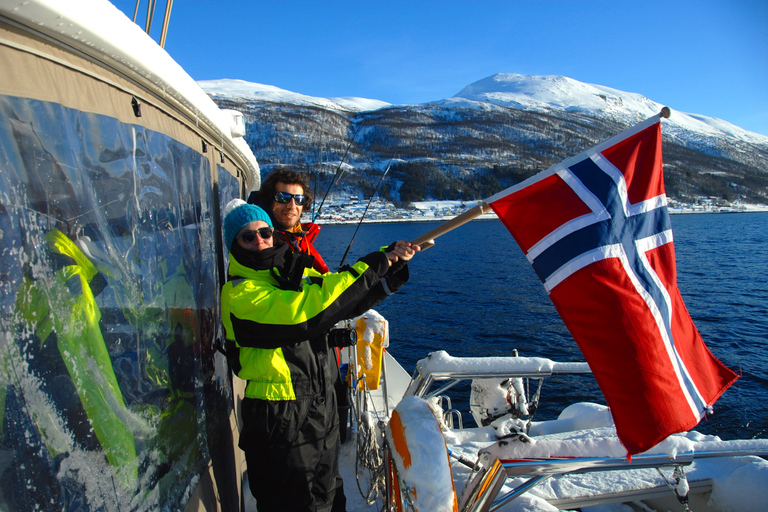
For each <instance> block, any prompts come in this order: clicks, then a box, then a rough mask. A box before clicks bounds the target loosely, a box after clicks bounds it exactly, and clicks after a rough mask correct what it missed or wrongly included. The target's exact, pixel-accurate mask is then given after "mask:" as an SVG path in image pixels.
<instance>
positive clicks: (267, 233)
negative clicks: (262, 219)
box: [237, 228, 272, 244]
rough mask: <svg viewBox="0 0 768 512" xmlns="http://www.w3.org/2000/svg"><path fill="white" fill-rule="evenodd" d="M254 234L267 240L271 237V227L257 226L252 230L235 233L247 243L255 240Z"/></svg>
mask: <svg viewBox="0 0 768 512" xmlns="http://www.w3.org/2000/svg"><path fill="white" fill-rule="evenodd" d="M256 235H259V237H260V238H261V239H262V240H269V239H270V238H272V228H259V229H255V230H252V231H246V232H244V233H242V234H240V235H237V238H239V239H240V240H242V241H243V242H245V243H247V244H252V243H253V241H254V240H256Z"/></svg>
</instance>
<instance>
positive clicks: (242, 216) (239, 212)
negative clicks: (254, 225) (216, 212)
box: [224, 199, 272, 250]
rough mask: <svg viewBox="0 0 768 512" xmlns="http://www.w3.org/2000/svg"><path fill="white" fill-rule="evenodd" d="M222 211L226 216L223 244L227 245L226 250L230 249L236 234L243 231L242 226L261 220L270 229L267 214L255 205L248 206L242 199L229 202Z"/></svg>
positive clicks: (270, 224)
mask: <svg viewBox="0 0 768 512" xmlns="http://www.w3.org/2000/svg"><path fill="white" fill-rule="evenodd" d="M224 211H226V212H227V216H226V217H224V243H225V244H227V245H226V247H227V250H229V249H230V247H232V242H234V241H235V236H237V232H238V231H240V230H241V229H243V226H245V225H246V224H248V223H250V222H253V221H255V220H263V221H264V222H266V223H267V224H268V225H269V227H272V220H271V219H270V218H269V215H268V214H267V212H265V211H264V210H262V209H261V208H259V207H258V206H256V205H253V204H248V203H246V202H245V201H243V200H242V199H233V200H232V201H230V202H229V203H228V204H227V206H226V208H225V209H224Z"/></svg>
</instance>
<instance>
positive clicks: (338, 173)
mask: <svg viewBox="0 0 768 512" xmlns="http://www.w3.org/2000/svg"><path fill="white" fill-rule="evenodd" d="M362 126H363V122H362V121H361V122H360V124H358V125H357V128H355V133H353V134H352V138H351V139H350V140H349V143H348V144H347V149H345V150H344V155H343V156H342V157H341V161H340V162H339V166H338V167H337V168H336V172H335V173H333V179H332V180H331V183H330V184H328V190H326V191H325V195H324V196H323V200H322V201H320V206H318V207H317V212H316V213H315V214H314V216H313V217H312V222H315V219H317V218H318V217H319V216H320V212H321V211H322V209H323V204H324V203H325V199H326V198H327V197H328V193H329V192H330V191H331V188H332V187H333V184H334V183H336V182H337V181H338V180H340V179H341V176H342V175H343V174H344V170H343V169H342V168H341V166H342V165H344V160H346V159H347V154H348V153H349V148H351V147H352V143H353V142H355V138H356V137H357V132H359V131H360V128H361V127H362Z"/></svg>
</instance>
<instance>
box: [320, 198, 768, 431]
mask: <svg viewBox="0 0 768 512" xmlns="http://www.w3.org/2000/svg"><path fill="white" fill-rule="evenodd" d="M438 224H439V223H391V224H364V225H362V226H361V227H360V230H359V232H358V234H357V237H356V238H355V241H354V243H353V245H352V248H351V250H350V253H349V255H348V257H347V260H346V263H350V262H353V261H354V260H355V259H356V258H357V257H360V256H362V255H364V254H366V253H368V252H371V251H373V250H376V249H377V248H378V247H380V246H383V245H388V244H389V243H390V242H393V241H395V240H398V239H406V240H412V239H414V238H416V237H417V236H419V235H421V234H423V233H426V232H427V231H429V230H430V229H432V228H434V227H435V226H437V225H438ZM355 227H356V226H354V225H339V226H335V225H329V226H323V228H322V231H321V233H320V236H319V237H318V240H317V244H316V245H317V248H318V250H319V251H320V252H321V254H323V257H324V258H325V261H326V263H328V266H329V267H330V268H331V270H336V269H337V268H338V265H339V262H340V261H341V258H342V255H343V254H344V251H345V249H346V247H347V245H348V244H349V241H350V239H351V238H352V234H353V233H354V231H355ZM672 228H673V233H674V240H675V250H676V255H677V271H678V286H679V288H680V291H681V294H682V296H683V299H684V301H685V303H686V306H687V307H688V310H689V312H690V314H691V317H692V318H693V320H694V323H695V324H696V326H697V327H698V329H699V331H700V333H701V335H702V337H703V339H704V341H705V343H706V344H707V346H708V347H709V349H710V350H711V351H712V353H713V354H714V355H715V356H716V357H717V358H718V359H720V360H721V361H722V362H723V363H724V364H725V365H726V366H728V367H729V368H731V369H732V370H734V371H735V372H736V373H738V374H740V375H741V378H740V379H739V380H737V381H736V383H735V384H734V385H733V386H731V387H730V388H729V389H728V390H727V391H726V392H725V393H724V394H723V396H722V397H721V398H720V399H719V400H718V401H717V402H716V403H715V405H714V414H712V415H710V416H709V417H707V418H706V419H704V420H703V421H702V422H701V424H700V425H699V427H698V428H697V430H699V431H701V432H703V433H708V434H716V435H719V436H721V437H722V438H723V439H736V438H753V437H759V438H766V437H768V368H767V367H766V366H767V365H768V272H767V271H768V213H744V214H696V215H674V216H672ZM436 242H437V244H436V245H435V246H434V247H432V248H431V249H429V250H427V251H425V252H424V253H422V254H419V255H417V256H416V257H415V258H414V260H413V262H412V263H411V264H410V268H411V279H410V281H409V283H408V284H407V285H406V286H404V287H403V288H402V289H401V290H400V291H399V292H398V293H397V294H396V295H394V296H393V297H391V298H389V299H388V300H386V301H384V302H383V303H382V304H380V305H379V306H378V307H377V308H376V309H377V311H379V312H380V313H381V314H383V315H384V316H385V317H386V318H387V319H388V320H389V322H390V332H391V334H390V348H389V350H390V352H391V354H392V355H393V356H394V357H395V358H397V360H398V361H399V362H400V364H402V365H403V367H404V368H405V369H406V371H408V372H412V371H413V368H414V365H415V363H416V361H418V360H419V359H421V358H422V357H425V356H426V355H427V354H428V353H429V352H431V351H435V350H446V351H447V352H448V353H449V354H451V355H453V356H506V355H511V354H512V351H513V350H514V349H517V350H518V351H519V353H520V355H522V356H541V357H548V358H551V359H553V360H556V361H582V360H583V357H582V356H581V352H580V351H579V349H578V347H577V345H576V343H575V342H574V341H573V338H572V337H571V335H570V334H569V333H568V330H567V329H566V328H565V326H564V325H563V322H562V320H560V317H559V316H558V315H557V312H556V311H555V308H554V306H553V305H552V303H551V302H550V300H549V298H548V296H547V294H546V292H545V291H544V287H543V286H542V284H541V282H540V281H539V279H538V277H537V276H536V275H535V273H534V271H533V269H532V268H531V266H530V264H529V263H528V261H527V260H526V259H525V256H524V255H523V253H522V251H521V250H520V249H519V248H518V246H517V244H516V243H515V241H514V239H513V238H512V236H511V235H510V234H509V232H508V231H507V230H506V228H505V227H504V226H503V225H502V224H501V222H499V221H497V220H476V221H472V222H470V223H468V224H466V225H464V226H461V227H459V228H457V229H455V230H453V231H451V232H449V233H447V234H445V235H443V236H442V237H440V238H438V239H437V241H436ZM467 390H468V386H466V385H465V386H463V389H462V388H459V392H462V393H463V394H464V396H465V399H464V400H462V401H460V402H459V404H456V403H454V407H455V408H458V409H459V410H460V411H461V412H462V414H463V416H464V421H465V422H467V421H470V422H471V415H470V414H469V409H468V405H467V403H466V395H468V391H467ZM578 401H593V402H597V403H603V404H604V403H605V401H604V399H603V397H602V394H601V393H600V390H599V388H598V387H597V385H596V383H595V381H594V379H593V378H592V377H591V376H573V377H566V376H561V377H552V378H550V379H548V380H547V381H545V383H544V387H543V389H542V394H541V407H540V409H539V411H538V412H537V414H536V417H535V419H537V420H544V419H554V417H555V415H556V414H557V412H558V411H559V410H561V409H562V407H563V406H565V405H567V404H569V403H573V402H578ZM462 402H463V403H462Z"/></svg>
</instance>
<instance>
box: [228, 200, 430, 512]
mask: <svg viewBox="0 0 768 512" xmlns="http://www.w3.org/2000/svg"><path fill="white" fill-rule="evenodd" d="M227 208H228V210H229V212H228V213H227V216H226V218H225V220H224V239H225V243H226V244H227V247H228V248H229V250H230V254H229V281H228V282H227V284H226V285H225V286H224V288H223V290H222V300H221V303H222V319H223V322H224V327H225V329H226V335H227V339H228V347H229V349H228V356H229V361H230V364H231V365H232V367H233V371H235V372H236V373H237V375H238V376H239V377H240V378H243V379H245V380H247V381H248V384H247V387H246V391H245V399H244V400H243V404H242V413H243V431H242V432H241V435H240V448H241V449H243V451H244V452H245V457H246V462H247V464H248V480H249V484H250V487H251V492H252V493H253V495H254V497H255V498H256V501H257V505H258V509H259V512H270V511H280V512H286V511H330V510H331V507H332V503H333V498H334V493H335V488H336V477H337V475H338V456H339V419H338V414H337V411H336V396H335V393H334V388H333V383H334V381H335V380H336V377H337V375H338V368H337V367H336V364H335V358H334V357H333V354H332V353H331V352H330V350H331V347H334V346H339V345H343V344H344V342H343V341H339V340H335V339H333V338H334V337H333V336H331V337H330V339H329V335H328V331H329V329H331V328H332V327H333V326H334V325H335V324H336V323H337V322H338V321H339V320H343V319H346V318H352V317H354V316H357V315H359V314H362V313H364V312H365V311H367V310H368V309H370V308H371V307H374V306H375V305H376V304H378V303H379V302H381V301H382V300H383V299H384V298H386V297H387V296H388V295H391V294H392V293H394V292H395V291H396V290H397V289H398V288H400V286H402V285H403V284H404V283H405V282H406V281H407V280H408V267H407V265H406V262H407V261H408V260H410V259H411V257H413V254H414V253H415V252H416V251H418V250H419V247H418V246H412V245H411V244H410V243H408V242H405V241H399V242H396V243H394V244H392V245H390V246H389V247H388V248H386V249H384V250H382V251H379V252H374V253H371V254H368V255H367V256H364V257H362V258H360V259H359V260H358V261H357V262H356V263H355V264H354V265H352V266H348V267H345V268H343V269H341V270H340V271H339V272H337V273H326V274H320V273H319V272H317V271H316V270H314V269H313V268H312V263H313V258H312V256H310V255H307V254H304V253H300V252H291V251H290V248H289V247H288V246H287V245H280V246H273V241H274V238H273V237H272V232H273V229H272V223H271V220H270V218H269V215H267V213H266V212H265V211H264V210H262V209H261V208H259V207H258V206H255V205H251V204H245V203H244V202H242V201H239V200H235V201H233V202H231V203H230V204H229V205H228V206H227ZM349 344H351V341H350V343H349Z"/></svg>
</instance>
